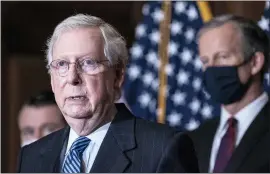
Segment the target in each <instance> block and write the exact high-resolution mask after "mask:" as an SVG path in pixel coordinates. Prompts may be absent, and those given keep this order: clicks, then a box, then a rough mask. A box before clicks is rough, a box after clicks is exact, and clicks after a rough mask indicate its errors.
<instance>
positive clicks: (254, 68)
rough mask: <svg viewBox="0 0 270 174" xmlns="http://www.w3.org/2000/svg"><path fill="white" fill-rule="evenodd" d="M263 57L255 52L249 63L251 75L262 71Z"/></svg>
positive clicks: (260, 53)
mask: <svg viewBox="0 0 270 174" xmlns="http://www.w3.org/2000/svg"><path fill="white" fill-rule="evenodd" d="M264 62H265V57H264V55H263V53H262V52H256V53H255V54H254V56H253V59H252V61H251V74H252V75H255V74H258V73H259V72H261V71H262V69H263V67H264Z"/></svg>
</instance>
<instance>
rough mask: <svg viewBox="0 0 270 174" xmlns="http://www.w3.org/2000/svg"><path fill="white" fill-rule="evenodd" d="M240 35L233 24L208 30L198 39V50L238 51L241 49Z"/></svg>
mask: <svg viewBox="0 0 270 174" xmlns="http://www.w3.org/2000/svg"><path fill="white" fill-rule="evenodd" d="M241 37H242V34H241V32H240V30H239V29H238V28H237V27H236V26H235V24H233V23H226V24H224V25H221V26H218V27H214V28H209V29H206V30H205V31H203V32H202V33H201V35H200V37H199V42H198V43H199V49H200V50H205V49H203V48H207V49H212V50H213V49H214V48H216V49H218V50H219V49H220V50H227V51H228V50H236V49H237V50H238V49H239V48H240V47H241V42H242V38H241Z"/></svg>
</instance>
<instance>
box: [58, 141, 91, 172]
mask: <svg viewBox="0 0 270 174" xmlns="http://www.w3.org/2000/svg"><path fill="white" fill-rule="evenodd" d="M89 143H90V139H88V138H86V137H79V138H77V139H76V140H75V141H74V142H73V144H72V146H71V148H70V151H69V154H68V155H67V157H66V160H65V162H64V165H63V168H62V173H81V172H82V154H83V152H84V150H85V149H86V147H87V146H88V144H89Z"/></svg>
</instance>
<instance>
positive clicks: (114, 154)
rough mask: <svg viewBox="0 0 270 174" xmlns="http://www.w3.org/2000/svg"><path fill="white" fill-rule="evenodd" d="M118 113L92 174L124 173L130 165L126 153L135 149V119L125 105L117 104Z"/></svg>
mask: <svg viewBox="0 0 270 174" xmlns="http://www.w3.org/2000/svg"><path fill="white" fill-rule="evenodd" d="M116 108H117V110H118V113H117V114H116V116H115V118H114V120H113V121H112V123H111V125H110V128H109V130H108V132H107V134H106V136H105V138H104V140H103V142H102V144H101V147H100V149H99V152H98V154H97V156H96V159H95V161H94V164H93V166H92V168H91V173H99V172H102V173H109V172H110V173H122V172H124V171H125V169H126V168H127V167H128V165H129V164H130V162H131V161H130V160H129V159H128V157H127V156H126V154H125V151H127V150H131V149H133V148H134V147H135V146H136V144H135V137H134V124H135V119H134V117H133V116H132V115H131V113H130V112H129V111H128V109H127V108H126V107H125V105H124V104H116Z"/></svg>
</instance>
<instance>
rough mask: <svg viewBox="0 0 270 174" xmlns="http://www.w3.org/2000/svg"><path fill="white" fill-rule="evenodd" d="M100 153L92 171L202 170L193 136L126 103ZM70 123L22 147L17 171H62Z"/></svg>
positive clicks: (109, 131)
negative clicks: (140, 113) (131, 109)
mask: <svg viewBox="0 0 270 174" xmlns="http://www.w3.org/2000/svg"><path fill="white" fill-rule="evenodd" d="M116 107H117V110H118V113H117V114H116V116H115V118H114V120H113V121H112V123H111V125H110V127H109V130H108V132H107V134H106V136H105V138H104V140H103V142H102V145H101V147H100V149H99V152H98V154H97V156H96V159H95V161H94V164H93V166H92V168H91V172H93V173H95V172H102V173H108V172H113V173H116V172H117V173H121V172H134V173H137V172H198V163H197V158H196V156H195V151H194V148H193V144H192V142H191V139H190V138H189V137H188V136H187V135H185V134H180V133H178V134H176V132H175V131H173V130H172V129H171V128H169V127H168V126H165V125H161V124H157V123H152V122H149V121H145V120H143V119H139V118H136V117H134V116H133V115H132V114H131V113H130V112H129V110H128V109H127V108H126V107H125V105H124V104H116ZM68 135H69V127H67V128H64V129H62V130H60V131H57V132H55V133H52V134H50V135H48V136H46V137H44V138H42V139H40V140H39V141H37V142H34V143H32V144H30V145H28V146H25V147H23V148H22V149H21V152H20V155H19V159H18V167H17V172H23V173H29V172H36V173H38V172H43V173H45V172H60V168H61V166H62V162H63V159H64V153H65V150H66V146H67V140H68Z"/></svg>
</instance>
